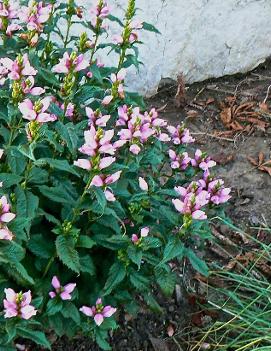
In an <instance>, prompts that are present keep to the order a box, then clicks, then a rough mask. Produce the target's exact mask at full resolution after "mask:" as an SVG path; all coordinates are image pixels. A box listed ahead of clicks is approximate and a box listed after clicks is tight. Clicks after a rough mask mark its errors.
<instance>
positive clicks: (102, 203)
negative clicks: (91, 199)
mask: <svg viewBox="0 0 271 351" xmlns="http://www.w3.org/2000/svg"><path fill="white" fill-rule="evenodd" d="M92 190H93V192H94V194H95V197H96V199H97V201H98V204H99V207H100V213H104V210H105V207H106V205H107V201H106V197H105V195H104V192H103V190H102V189H101V188H99V187H96V186H94V187H92Z"/></svg>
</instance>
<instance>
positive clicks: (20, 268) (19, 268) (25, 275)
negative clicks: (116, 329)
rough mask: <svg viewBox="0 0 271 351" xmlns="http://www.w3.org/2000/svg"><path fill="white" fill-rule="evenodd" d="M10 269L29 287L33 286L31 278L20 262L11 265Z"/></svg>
mask: <svg viewBox="0 0 271 351" xmlns="http://www.w3.org/2000/svg"><path fill="white" fill-rule="evenodd" d="M11 268H12V269H13V270H15V271H16V272H17V273H18V275H19V277H20V278H21V279H22V280H24V281H25V282H27V283H28V284H30V285H34V284H35V282H34V280H33V278H32V277H31V276H30V275H29V274H28V272H27V270H26V269H25V268H24V266H23V265H22V264H21V263H20V262H16V263H12V264H11Z"/></svg>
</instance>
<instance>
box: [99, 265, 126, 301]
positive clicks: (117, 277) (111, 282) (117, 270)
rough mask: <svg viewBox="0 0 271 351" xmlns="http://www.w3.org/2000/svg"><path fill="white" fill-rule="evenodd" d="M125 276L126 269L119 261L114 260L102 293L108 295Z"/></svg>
mask: <svg viewBox="0 0 271 351" xmlns="http://www.w3.org/2000/svg"><path fill="white" fill-rule="evenodd" d="M125 276H126V269H125V267H124V265H123V264H122V263H121V262H116V263H114V264H113V266H112V267H111V268H110V270H109V274H108V278H107V281H106V283H105V286H104V294H103V295H109V294H110V293H111V292H112V291H113V290H114V289H115V287H116V286H118V285H119V284H120V283H121V282H122V281H123V280H124V278H125Z"/></svg>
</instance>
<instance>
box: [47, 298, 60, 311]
mask: <svg viewBox="0 0 271 351" xmlns="http://www.w3.org/2000/svg"><path fill="white" fill-rule="evenodd" d="M62 308H63V302H62V301H61V300H60V299H59V298H57V297H55V298H54V299H50V300H49V301H48V303H47V307H46V312H47V313H48V315H49V316H53V315H55V314H56V313H58V312H60V311H61V310H62Z"/></svg>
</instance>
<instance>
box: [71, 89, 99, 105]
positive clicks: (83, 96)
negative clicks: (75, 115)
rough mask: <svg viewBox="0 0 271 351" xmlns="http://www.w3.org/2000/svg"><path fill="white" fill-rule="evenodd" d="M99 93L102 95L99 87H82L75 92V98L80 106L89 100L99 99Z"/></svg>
mask: <svg viewBox="0 0 271 351" xmlns="http://www.w3.org/2000/svg"><path fill="white" fill-rule="evenodd" d="M101 93H103V89H102V88H100V87H97V86H93V85H92V86H89V85H84V86H83V87H82V88H81V89H79V90H78V91H77V93H76V95H75V98H76V99H77V100H78V101H80V103H81V104H84V103H87V101H88V100H90V99H93V98H97V97H99V96H100V95H101Z"/></svg>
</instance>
